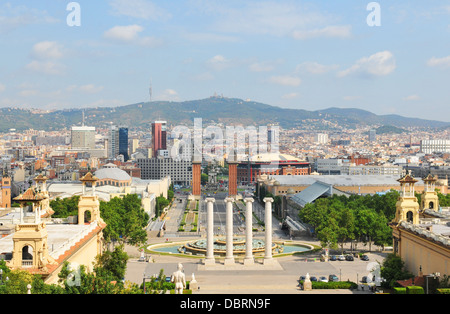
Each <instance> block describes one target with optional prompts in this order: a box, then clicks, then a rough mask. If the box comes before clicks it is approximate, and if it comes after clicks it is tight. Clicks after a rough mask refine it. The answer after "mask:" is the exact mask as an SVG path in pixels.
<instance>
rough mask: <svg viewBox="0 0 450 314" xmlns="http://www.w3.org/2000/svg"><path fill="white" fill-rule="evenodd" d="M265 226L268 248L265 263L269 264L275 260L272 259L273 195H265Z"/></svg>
mask: <svg viewBox="0 0 450 314" xmlns="http://www.w3.org/2000/svg"><path fill="white" fill-rule="evenodd" d="M264 203H265V213H264V217H265V221H264V223H265V227H266V241H265V242H266V250H265V255H264V264H269V263H271V262H272V261H273V259H272V203H273V198H272V197H265V198H264Z"/></svg>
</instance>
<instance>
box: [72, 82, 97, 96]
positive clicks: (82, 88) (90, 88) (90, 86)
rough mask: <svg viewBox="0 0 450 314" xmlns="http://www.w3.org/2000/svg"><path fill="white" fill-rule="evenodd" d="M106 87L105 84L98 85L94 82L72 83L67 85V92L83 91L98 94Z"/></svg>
mask: <svg viewBox="0 0 450 314" xmlns="http://www.w3.org/2000/svg"><path fill="white" fill-rule="evenodd" d="M103 89H104V87H103V86H96V85H94V84H86V85H81V86H78V85H70V86H68V87H66V89H65V90H66V91H67V92H81V93H83V94H96V93H99V92H101V91H102V90H103Z"/></svg>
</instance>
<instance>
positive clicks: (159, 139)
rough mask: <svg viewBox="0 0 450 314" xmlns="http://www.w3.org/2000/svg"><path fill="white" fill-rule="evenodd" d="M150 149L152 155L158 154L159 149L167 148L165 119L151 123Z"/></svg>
mask: <svg viewBox="0 0 450 314" xmlns="http://www.w3.org/2000/svg"><path fill="white" fill-rule="evenodd" d="M152 150H153V155H152V156H153V157H157V156H158V151H159V150H167V121H155V122H153V123H152Z"/></svg>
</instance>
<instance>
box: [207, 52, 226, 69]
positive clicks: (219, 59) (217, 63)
mask: <svg viewBox="0 0 450 314" xmlns="http://www.w3.org/2000/svg"><path fill="white" fill-rule="evenodd" d="M206 65H207V66H208V68H210V69H212V70H214V71H222V70H224V69H226V68H228V67H230V66H231V61H230V60H228V59H227V58H225V57H224V56H222V55H216V56H214V57H212V58H211V59H209V60H208V61H206Z"/></svg>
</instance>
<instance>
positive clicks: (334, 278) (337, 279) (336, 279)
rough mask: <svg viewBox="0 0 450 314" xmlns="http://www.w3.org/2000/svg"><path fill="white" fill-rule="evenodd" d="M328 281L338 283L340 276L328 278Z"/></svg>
mask: <svg viewBox="0 0 450 314" xmlns="http://www.w3.org/2000/svg"><path fill="white" fill-rule="evenodd" d="M328 281H334V282H337V281H339V278H338V276H336V275H334V274H333V275H330V276H328Z"/></svg>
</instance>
